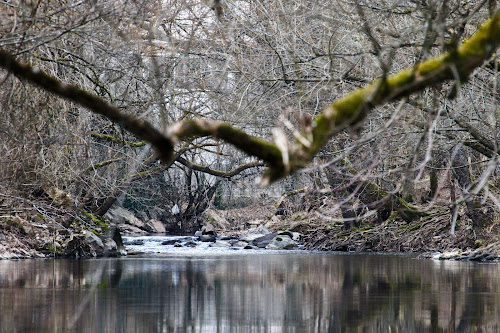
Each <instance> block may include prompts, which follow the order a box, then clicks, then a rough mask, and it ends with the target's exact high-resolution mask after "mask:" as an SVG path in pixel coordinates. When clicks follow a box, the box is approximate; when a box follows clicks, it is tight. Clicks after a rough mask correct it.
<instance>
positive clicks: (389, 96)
mask: <svg viewBox="0 0 500 333" xmlns="http://www.w3.org/2000/svg"><path fill="white" fill-rule="evenodd" d="M499 41H500V12H497V13H496V14H495V15H494V16H492V17H491V18H490V19H489V20H488V21H487V22H485V23H484V24H483V25H482V26H481V27H480V28H479V30H478V31H477V32H476V33H475V34H474V35H473V36H472V37H471V38H469V39H468V40H467V41H465V42H464V43H463V44H462V45H460V46H459V47H457V48H455V49H453V50H452V51H450V52H448V53H445V54H443V55H441V56H439V57H436V58H433V59H430V60H427V61H425V62H423V63H420V64H417V65H415V66H414V67H412V68H408V69H405V70H402V71H400V72H399V73H397V74H394V75H391V76H388V77H385V78H383V79H379V80H376V81H374V82H373V83H372V84H370V85H368V86H366V87H364V88H360V89H357V90H355V91H354V92H352V93H350V94H349V95H347V96H345V97H343V98H341V99H339V100H337V101H335V102H333V103H332V104H330V105H329V106H328V107H327V108H326V109H325V110H323V111H322V112H321V113H320V114H319V115H318V116H316V117H315V118H314V119H313V121H312V123H310V124H309V126H308V127H306V128H305V129H304V132H305V134H304V135H303V137H304V138H309V139H310V140H309V142H308V144H305V143H304V140H300V141H298V140H297V141H295V142H294V143H288V144H286V145H283V143H282V142H280V143H279V144H278V140H277V143H274V142H271V141H266V140H263V139H260V138H258V137H255V136H252V135H249V134H247V133H245V132H244V131H242V130H239V129H237V128H235V127H233V126H231V125H229V124H227V123H222V122H217V121H213V120H205V119H187V120H183V121H181V122H179V123H177V124H174V125H172V126H171V127H170V128H169V130H168V131H167V133H162V132H160V131H159V130H157V129H156V128H155V127H154V126H152V125H151V124H150V123H148V122H146V121H144V120H141V119H138V118H136V117H134V116H132V115H128V114H125V113H123V112H122V111H120V110H119V109H118V108H117V107H115V106H113V105H110V104H109V103H107V102H106V101H104V100H103V99H101V98H99V97H97V96H95V95H93V94H91V93H89V92H87V91H85V90H83V89H81V88H79V87H77V86H75V85H71V84H65V83H63V82H61V81H59V80H58V79H56V78H54V77H52V76H50V75H48V74H46V73H44V72H42V71H39V70H36V69H34V68H33V67H31V66H29V65H27V64H22V63H21V62H19V61H17V60H16V59H15V57H13V56H12V55H10V54H9V53H8V52H5V51H3V50H0V66H1V67H3V68H5V69H7V70H9V71H10V72H12V73H13V74H15V75H16V76H18V77H19V78H21V79H25V80H27V81H29V82H31V83H33V84H35V85H37V86H39V87H41V88H43V89H45V90H47V91H49V92H52V93H55V94H57V95H59V96H61V97H64V98H67V99H69V100H71V101H73V102H75V103H78V104H80V105H82V106H84V107H87V108H89V109H90V110H91V111H93V112H95V113H98V114H101V115H103V116H105V117H107V118H108V119H110V120H112V121H114V122H116V123H117V124H118V125H120V126H121V127H123V128H124V129H126V130H128V131H129V132H131V133H132V134H134V135H136V136H137V137H138V138H141V139H143V140H146V141H148V142H150V143H151V144H152V146H153V147H154V148H155V149H156V151H157V152H158V154H159V156H160V158H161V159H162V161H164V162H167V163H168V162H170V163H171V161H172V158H173V156H174V147H175V144H176V143H177V142H182V141H184V140H187V139H193V138H199V137H207V136H209V137H214V138H219V139H222V140H224V141H226V142H228V143H230V144H233V145H234V146H236V147H237V148H239V149H240V150H242V151H244V152H246V153H248V154H249V155H252V156H255V157H257V158H259V159H261V160H262V161H264V162H265V163H266V164H267V166H268V167H269V169H268V170H267V171H266V173H265V175H264V177H263V181H264V182H265V183H266V182H269V181H274V180H277V179H280V178H282V177H285V176H287V175H288V174H289V173H291V172H294V171H295V170H297V169H299V168H301V167H304V166H305V165H306V164H307V163H309V162H310V161H311V160H312V159H313V158H314V156H315V155H316V154H317V153H318V151H319V150H320V149H321V148H322V147H324V146H325V145H326V143H327V142H328V140H329V139H330V138H331V137H332V136H333V135H335V134H336V133H338V132H339V131H341V130H342V129H345V128H347V127H349V126H355V125H358V124H360V123H361V121H362V120H363V119H364V118H365V117H366V115H367V114H368V112H370V111H371V110H372V109H373V108H375V107H376V106H378V105H381V104H383V103H387V102H389V101H392V100H396V99H398V98H401V97H404V96H408V95H410V94H412V93H415V92H417V91H420V90H423V89H424V88H426V87H429V86H432V85H436V84H439V83H442V82H444V81H448V80H459V81H460V82H463V81H465V80H467V78H468V76H469V75H470V74H471V73H472V71H473V70H474V69H475V68H477V67H478V66H480V65H481V64H482V63H483V62H484V61H485V60H487V59H488V58H489V57H490V56H491V55H492V53H493V52H494V51H495V50H496V49H497V47H498V43H499Z"/></svg>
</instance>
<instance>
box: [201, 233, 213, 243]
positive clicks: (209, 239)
mask: <svg viewBox="0 0 500 333" xmlns="http://www.w3.org/2000/svg"><path fill="white" fill-rule="evenodd" d="M198 239H199V240H200V241H202V242H215V241H216V239H217V238H216V236H215V235H214V234H203V235H201V236H200V237H199V238H198Z"/></svg>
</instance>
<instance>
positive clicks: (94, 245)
mask: <svg viewBox="0 0 500 333" xmlns="http://www.w3.org/2000/svg"><path fill="white" fill-rule="evenodd" d="M83 235H84V237H85V241H86V242H87V243H88V244H89V245H90V248H91V249H92V250H93V252H94V253H95V255H97V256H102V255H103V254H104V243H103V242H102V240H101V239H100V238H99V236H97V235H96V234H94V233H93V232H92V231H88V230H85V231H84V232H83ZM115 245H116V244H115Z"/></svg>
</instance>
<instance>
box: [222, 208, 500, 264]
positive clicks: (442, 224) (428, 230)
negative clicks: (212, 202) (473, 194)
mask: <svg viewBox="0 0 500 333" xmlns="http://www.w3.org/2000/svg"><path fill="white" fill-rule="evenodd" d="M267 209H268V211H267V215H266V214H263V213H261V214H260V215H261V216H260V219H254V220H252V221H250V222H251V224H252V225H257V224H258V223H263V224H264V225H265V226H267V227H268V228H269V229H270V230H272V231H278V230H290V231H292V232H298V233H300V234H302V238H301V244H302V246H303V248H304V249H307V250H317V251H342V252H384V253H413V254H419V255H421V256H422V257H432V258H435V259H453V260H475V261H500V223H499V222H498V221H497V222H495V223H492V224H491V225H489V226H485V227H484V228H482V229H481V230H476V229H474V228H473V225H472V221H471V220H470V219H469V218H468V217H467V216H466V214H464V213H462V212H459V216H458V219H457V223H456V227H455V233H454V234H453V235H451V234H450V230H451V218H450V216H451V215H450V211H449V209H448V208H447V207H433V208H432V209H430V210H428V215H426V216H423V217H421V218H420V219H418V220H415V221H413V222H409V223H408V222H406V221H404V220H403V219H402V218H400V217H399V216H398V215H397V214H396V213H395V214H393V215H392V216H391V217H390V218H389V219H388V220H386V221H385V222H382V223H379V222H377V219H376V217H372V218H365V219H364V220H363V221H361V223H360V226H359V227H353V228H351V229H349V230H345V228H344V224H343V222H342V221H341V220H340V219H334V218H332V217H331V216H328V215H326V214H325V213H322V212H320V211H318V210H313V211H309V212H308V211H297V212H294V213H292V214H289V215H288V216H280V215H274V213H273V207H268V208H267ZM254 210H255V208H254V207H248V208H243V209H237V210H233V211H226V212H225V213H224V214H225V219H226V220H237V219H238V217H241V216H251V215H249V214H251V212H252V211H254ZM260 210H261V211H262V210H263V208H262V207H261V208H260ZM263 216H267V218H263ZM235 217H236V218H235Z"/></svg>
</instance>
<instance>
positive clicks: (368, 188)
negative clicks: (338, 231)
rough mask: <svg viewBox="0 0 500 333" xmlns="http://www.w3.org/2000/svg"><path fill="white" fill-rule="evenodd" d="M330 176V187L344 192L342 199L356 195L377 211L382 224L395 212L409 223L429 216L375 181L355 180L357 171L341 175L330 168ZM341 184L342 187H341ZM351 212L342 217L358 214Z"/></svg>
mask: <svg viewBox="0 0 500 333" xmlns="http://www.w3.org/2000/svg"><path fill="white" fill-rule="evenodd" d="M345 163H347V162H345ZM328 174H329V176H328V179H329V182H330V186H332V188H337V189H339V193H340V192H341V191H342V192H343V193H342V194H340V197H341V198H347V197H348V196H350V195H352V194H354V195H356V197H357V198H358V199H359V200H360V201H361V202H362V203H363V204H364V205H365V206H366V207H368V208H369V209H373V210H376V211H377V216H378V220H379V221H380V222H383V221H385V220H387V219H388V218H389V217H390V215H391V213H392V212H393V211H397V212H398V214H399V216H400V217H401V218H402V219H403V220H405V221H407V222H411V221H413V220H416V219H418V218H419V217H421V216H424V215H427V214H426V213H424V212H420V211H419V210H417V209H416V208H415V207H413V206H411V205H409V204H408V203H407V202H406V201H405V200H404V199H402V198H401V197H399V196H397V195H395V194H394V193H390V192H387V191H385V190H384V189H382V188H381V187H380V186H379V185H377V184H376V183H374V182H373V181H371V180H368V179H363V178H355V177H356V176H355V175H356V170H354V169H353V168H352V167H348V173H345V174H342V173H340V172H339V171H338V170H336V169H335V168H334V167H330V170H329V172H328ZM339 184H342V185H341V186H339ZM350 210H352V209H350V208H347V209H346V211H345V212H344V211H343V212H342V215H343V216H344V215H345V216H346V217H351V216H352V215H353V213H354V214H355V213H356V212H353V211H350Z"/></svg>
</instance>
